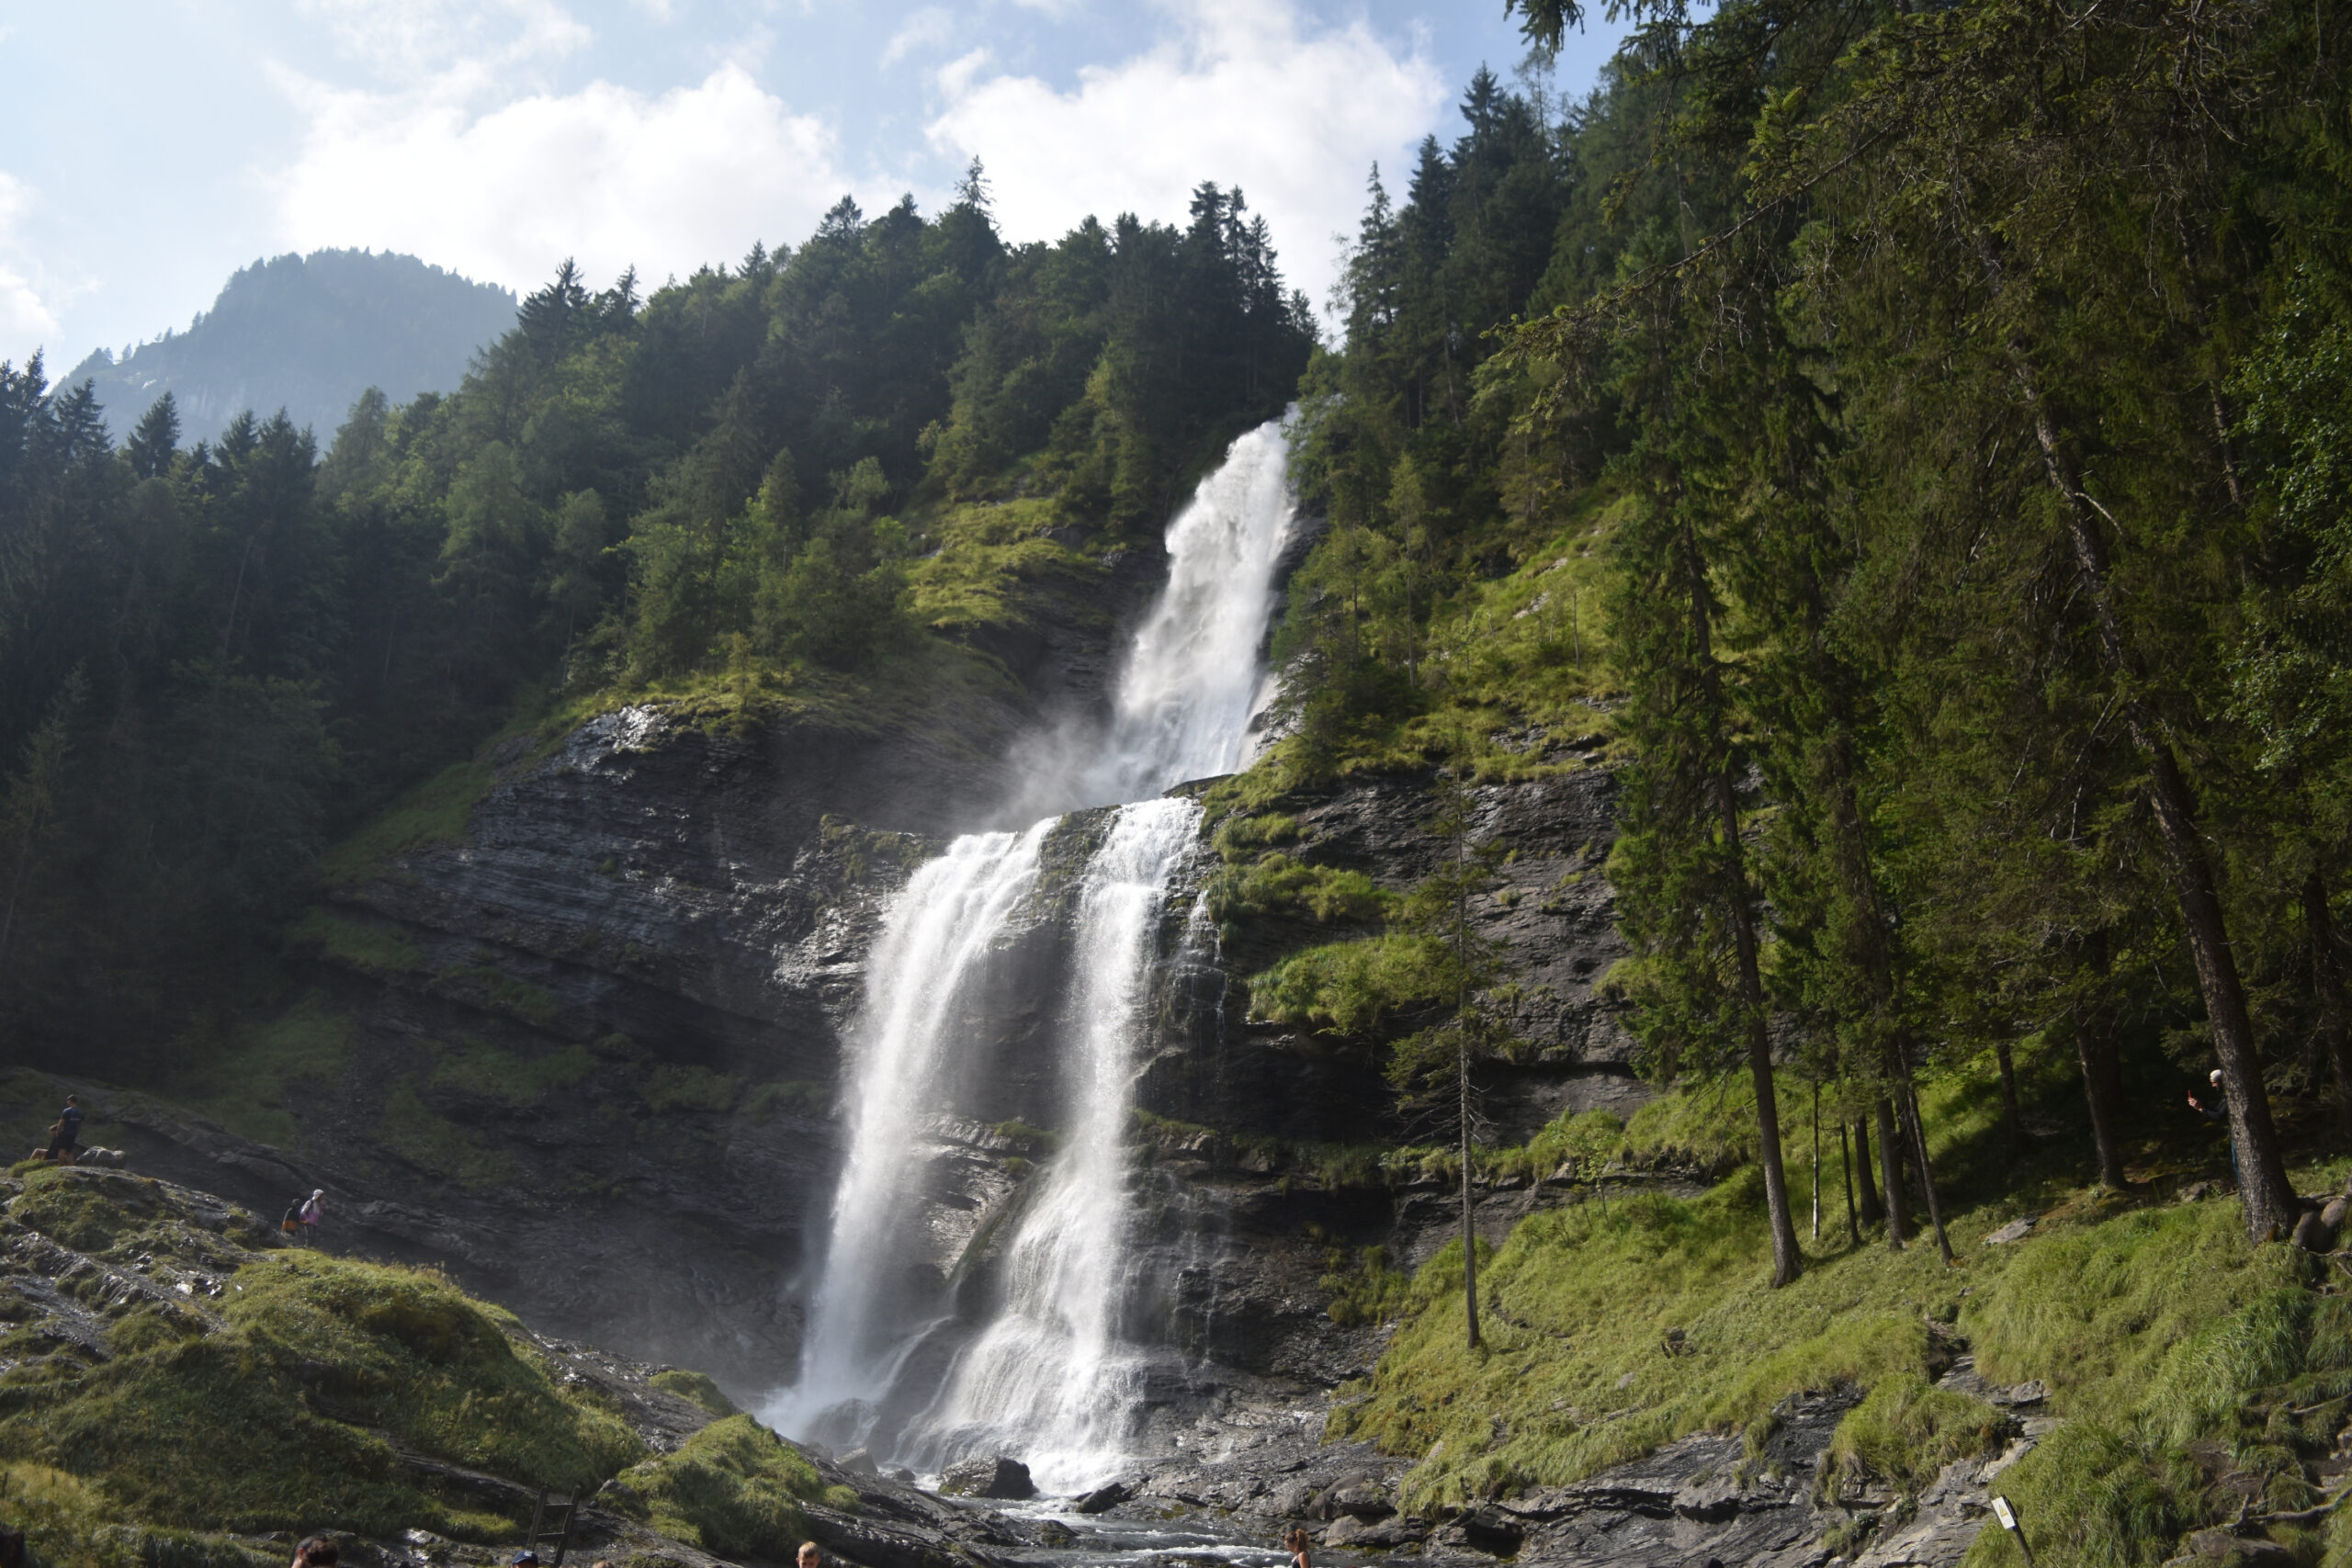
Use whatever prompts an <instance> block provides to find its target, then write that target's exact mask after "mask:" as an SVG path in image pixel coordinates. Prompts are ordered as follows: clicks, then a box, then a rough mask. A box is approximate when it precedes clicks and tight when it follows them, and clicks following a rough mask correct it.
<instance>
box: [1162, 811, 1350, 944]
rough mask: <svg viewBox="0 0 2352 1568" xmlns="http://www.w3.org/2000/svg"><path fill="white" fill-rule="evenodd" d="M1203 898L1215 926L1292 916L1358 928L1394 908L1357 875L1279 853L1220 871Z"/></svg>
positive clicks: (1208, 885) (1269, 854)
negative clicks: (1347, 923) (1297, 914)
mask: <svg viewBox="0 0 2352 1568" xmlns="http://www.w3.org/2000/svg"><path fill="white" fill-rule="evenodd" d="M1252 820H1255V819H1254V818H1253V819H1252ZM1204 894H1205V896H1206V897H1207V898H1208V905H1209V914H1210V916H1211V918H1213V919H1216V921H1217V922H1218V923H1219V924H1220V925H1231V924H1233V923H1234V922H1237V921H1239V920H1244V919H1259V918H1263V917H1265V916H1268V915H1280V914H1288V913H1291V912H1293V911H1295V910H1303V911H1305V912H1306V913H1307V914H1310V915H1312V916H1314V917H1315V919H1317V920H1320V921H1325V922H1329V921H1334V920H1341V921H1350V922H1355V923H1363V922H1368V921H1372V920H1376V919H1380V918H1381V917H1383V916H1384V915H1385V914H1386V913H1387V912H1388V909H1389V906H1390V905H1391V904H1392V903H1394V902H1395V897H1394V896H1393V895H1391V894H1388V893H1385V892H1383V891H1382V890H1381V889H1380V888H1378V887H1376V886H1374V885H1373V880H1372V878H1371V877H1369V876H1367V875H1365V874H1363V872H1361V871H1349V870H1341V869H1340V868H1338V867H1334V866H1327V865H1313V864H1308V863H1304V862H1301V861H1296V860H1293V859H1292V858H1291V857H1290V856H1288V855H1286V854H1283V853H1282V852H1280V851H1275V852H1271V853H1267V854H1263V855H1261V856H1259V857H1258V858H1257V859H1255V860H1253V861H1250V862H1249V863H1246V864H1240V865H1226V866H1222V867H1219V868H1218V869H1217V870H1216V871H1215V872H1213V873H1212V874H1210V875H1209V878H1208V881H1207V883H1206V885H1205V886H1204Z"/></svg>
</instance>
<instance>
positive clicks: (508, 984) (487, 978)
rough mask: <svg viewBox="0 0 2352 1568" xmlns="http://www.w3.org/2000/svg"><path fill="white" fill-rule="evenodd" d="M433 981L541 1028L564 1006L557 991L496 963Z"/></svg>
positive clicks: (446, 973) (474, 966) (453, 972)
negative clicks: (502, 967)
mask: <svg viewBox="0 0 2352 1568" xmlns="http://www.w3.org/2000/svg"><path fill="white" fill-rule="evenodd" d="M434 983H435V986H436V987H438V988H440V989H442V990H445V991H448V992H451V993H453V994H456V995H458V996H461V997H464V998H467V999H468V1000H469V1001H478V1002H480V1003H481V1004H482V1005H484V1006H487V1007H489V1008H492V1009H494V1010H497V1011H499V1012H503V1013H505V1014H506V1015H507V1016H509V1017H510V1018H516V1019H520V1020H521V1021H524V1022H525V1023H528V1024H533V1025H536V1026H537V1027H538V1028H541V1029H545V1028H547V1027H548V1025H549V1024H551V1023H553V1022H554V1021H555V1017H556V1014H557V1013H558V1012H560V1011H561V1010H562V1008H563V1004H562V1002H561V1001H560V1000H559V999H558V998H557V997H556V995H555V993H554V992H552V991H550V990H548V989H547V988H546V987H542V986H535V985H533V984H532V983H531V982H530V981H528V980H524V979H519V978H517V977H516V976H513V975H509V974H508V973H507V972H506V971H505V970H503V969H501V968H499V967H497V966H496V965H495V964H469V965H467V966H466V967H465V968H462V969H450V970H447V971H444V972H443V973H442V974H441V975H439V976H436V977H435V982H434Z"/></svg>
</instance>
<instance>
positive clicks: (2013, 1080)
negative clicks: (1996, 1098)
mask: <svg viewBox="0 0 2352 1568" xmlns="http://www.w3.org/2000/svg"><path fill="white" fill-rule="evenodd" d="M1993 1060H1994V1061H1995V1062H1996V1063H1997V1064H1999V1066H2000V1068H2001V1115H2002V1118H2003V1119H2004V1120H2005V1121H2007V1122H2008V1124H2009V1147H2010V1148H2012V1149H2018V1150H2022V1149H2023V1148H2024V1147H2025V1113H2024V1112H2023V1111H2020V1110H2019V1109H2018V1067H2017V1063H2016V1062H2015V1061H2013V1060H2012V1059H2011V1058H2010V1056H2009V1043H2008V1042H2007V1040H1996V1041H1994V1042H1993Z"/></svg>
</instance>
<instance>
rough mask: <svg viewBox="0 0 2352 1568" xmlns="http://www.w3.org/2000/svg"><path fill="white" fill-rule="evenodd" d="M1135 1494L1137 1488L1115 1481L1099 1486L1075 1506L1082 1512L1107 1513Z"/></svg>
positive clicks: (1081, 1498)
mask: <svg viewBox="0 0 2352 1568" xmlns="http://www.w3.org/2000/svg"><path fill="white" fill-rule="evenodd" d="M1134 1495H1136V1494H1135V1488H1134V1487H1132V1486H1129V1485H1128V1484H1127V1483H1125V1482H1124V1481H1114V1482H1112V1483H1110V1484H1109V1485H1108V1486H1098V1487H1096V1488H1095V1489H1094V1490H1093V1491H1091V1492H1089V1493H1088V1494H1087V1495H1085V1496H1083V1497H1080V1499H1079V1500H1078V1502H1077V1504H1076V1505H1075V1506H1076V1507H1077V1509H1078V1511H1079V1512H1080V1513H1081V1514H1107V1513H1109V1512H1110V1511H1111V1510H1112V1509H1114V1508H1115V1507H1117V1506H1119V1505H1120V1504H1122V1503H1124V1502H1125V1501H1126V1500H1127V1499H1128V1498H1130V1497H1133V1496H1134Z"/></svg>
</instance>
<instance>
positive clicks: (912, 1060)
mask: <svg viewBox="0 0 2352 1568" xmlns="http://www.w3.org/2000/svg"><path fill="white" fill-rule="evenodd" d="M1053 826H1054V825H1053V822H1052V821H1051V820H1050V819H1048V820H1046V821H1044V822H1040V823H1038V824H1037V825H1036V826H1035V827H1033V828H1031V829H1029V830H1028V831H1027V832H1025V833H970V834H967V835H966V836H964V837H963V838H960V839H958V840H956V841H955V842H954V843H953V844H951V845H949V846H948V849H947V852H946V853H945V854H944V855H941V856H940V857H939V858H938V859H936V860H932V861H926V862H924V863H922V865H921V866H919V867H917V868H916V871H915V874H914V875H912V876H911V877H910V878H908V880H907V886H905V888H904V889H903V890H901V891H900V893H899V897H898V898H897V899H896V900H895V901H894V902H893V904H892V906H891V908H890V914H889V918H888V919H886V920H885V921H884V922H883V927H882V934H881V936H880V937H879V939H877V940H876V942H875V944H874V951H873V953H872V954H871V956H870V957H869V959H868V961H867V964H866V987H865V1007H864V1008H863V1009H862V1010H861V1011H860V1013H859V1016H858V1021H857V1026H856V1031H855V1033H854V1036H853V1038H852V1040H851V1050H852V1053H853V1055H852V1062H853V1066H854V1070H853V1071H852V1072H851V1074H850V1075H849V1095H848V1103H847V1105H846V1107H845V1110H846V1111H847V1115H846V1117H845V1118H844V1120H845V1122H846V1123H847V1128H848V1134H849V1137H848V1144H849V1156H848V1158H847V1159H846V1160H845V1161H844V1162H843V1164H842V1174H841V1182H840V1185H839V1186H837V1187H836V1188H835V1189H834V1190H833V1210H832V1226H831V1240H832V1247H831V1252H830V1253H829V1254H828V1256H827V1258H826V1268H825V1274H824V1278H823V1280H822V1281H821V1282H820V1285H819V1286H818V1289H817V1291H816V1292H815V1294H814V1295H813V1296H812V1298H811V1299H810V1302H809V1327H808V1333H807V1336H806V1341H805V1348H804V1349H803V1351H802V1354H801V1366H802V1368H803V1375H802V1377H801V1380H800V1382H799V1384H798V1385H797V1387H796V1388H794V1389H793V1390H792V1391H791V1393H789V1394H788V1395H787V1396H786V1401H785V1407H784V1408H783V1409H780V1410H779V1412H778V1413H777V1419H778V1421H779V1424H782V1425H786V1426H789V1427H794V1428H795V1429H798V1428H800V1427H804V1426H805V1425H806V1424H807V1423H808V1422H809V1421H811V1420H813V1419H814V1418H816V1417H817V1416H820V1414H822V1413H824V1412H827V1411H837V1410H842V1409H844V1408H847V1409H849V1410H851V1411H853V1412H855V1413H856V1415H855V1416H854V1418H853V1422H852V1426H851V1428H850V1430H851V1431H852V1433H853V1434H854V1436H855V1437H859V1438H862V1437H863V1436H864V1431H863V1429H862V1428H863V1427H864V1425H865V1420H864V1419H863V1417H865V1415H866V1412H865V1410H862V1409H860V1407H861V1406H865V1405H868V1404H869V1402H870V1401H871V1400H872V1399H873V1398H874V1397H875V1396H876V1395H877V1394H878V1393H880V1392H881V1391H882V1390H884V1389H886V1388H887V1387H888V1384H889V1382H890V1381H891V1374H892V1373H893V1372H894V1371H895V1366H894V1362H895V1360H896V1359H897V1358H896V1356H895V1355H894V1352H895V1351H897V1350H899V1349H901V1348H904V1344H905V1342H906V1339H907V1337H908V1335H909V1331H910V1329H911V1328H912V1327H913V1326H914V1325H910V1324H908V1323H906V1322H905V1321H903V1315H902V1314H900V1313H898V1312H893V1311H892V1310H891V1308H892V1304H893V1303H889V1302H888V1301H886V1300H885V1299H883V1298H884V1292H886V1291H887V1290H888V1287H889V1286H890V1285H891V1283H892V1282H893V1281H894V1280H899V1279H900V1278H903V1276H904V1268H903V1265H904V1262H905V1260H906V1259H907V1258H908V1257H909V1256H910V1254H911V1253H912V1252H913V1250H914V1248H915V1246H916V1244H917V1243H918V1242H919V1241H920V1240H921V1239H922V1238H921V1237H920V1236H918V1235H910V1233H909V1231H908V1229H907V1226H906V1224H904V1220H905V1216H906V1215H907V1214H908V1213H912V1212H914V1211H915V1210H916V1209H917V1208H918V1207H919V1206H920V1204H921V1202H922V1190H921V1187H920V1182H921V1178H922V1170H921V1168H920V1167H919V1165H918V1164H917V1162H916V1161H915V1160H913V1159H912V1158H910V1150H911V1149H912V1148H913V1147H914V1146H915V1145H916V1144H917V1143H918V1142H919V1141H920V1140H921V1139H922V1135H923V1134H924V1133H925V1131H926V1126H925V1123H926V1122H927V1121H928V1119H929V1117H930V1115H931V1113H932V1112H933V1109H934V1108H936V1107H938V1106H939V1105H940V1103H941V1101H942V1100H943V1099H944V1090H945V1089H946V1088H947V1087H948V1085H947V1078H948V1076H949V1074H950V1071H951V1069H952V1067H953V1066H954V1064H953V1062H952V1060H951V1059H950V1058H951V1053H952V1051H953V1047H954V1044H955V1042H956V1038H957V1035H958V1034H959V1033H960V1032H961V1031H960V1029H959V1028H958V1025H959V1024H961V1022H962V1021H963V1017H962V1015H963V1013H964V1011H965V1004H966V1002H967V996H968V993H969V991H970V988H971V986H972V983H973V981H974V980H975V979H976V978H977V977H978V976H977V972H978V970H979V969H980V968H981V966H982V965H983V964H984V962H985V960H986V959H987V958H988V956H989V953H990V952H991V950H992V947H993V944H994V943H995V942H996V941H997V939H998V937H999V936H1000V935H1001V932H1002V931H1003V929H1004V926H1005V922H1006V921H1007V920H1008V919H1010V918H1011V917H1012V914H1013V912H1014V911H1015V910H1016V909H1017V908H1019V907H1020V905H1021V903H1022V900H1023V898H1025V897H1027V896H1028V894H1029V891H1030V890H1031V888H1033V887H1034V886H1035V885H1036V881H1037V854H1038V851H1039V850H1040V849H1041V848H1042V847H1043V846H1044V844H1045V840H1046V834H1047V833H1048V832H1050V831H1051V830H1052V829H1053Z"/></svg>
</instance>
